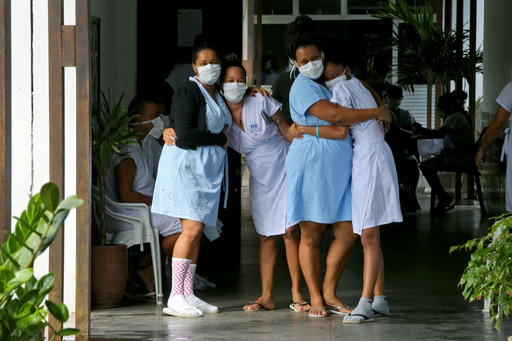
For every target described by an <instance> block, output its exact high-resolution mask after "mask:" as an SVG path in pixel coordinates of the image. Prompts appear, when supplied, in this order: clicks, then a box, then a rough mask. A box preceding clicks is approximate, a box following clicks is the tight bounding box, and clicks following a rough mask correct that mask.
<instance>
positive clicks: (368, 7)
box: [347, 0, 382, 14]
mask: <svg viewBox="0 0 512 341" xmlns="http://www.w3.org/2000/svg"><path fill="white" fill-rule="evenodd" d="M381 1H382V0H348V3H347V7H348V14H373V13H375V11H376V10H378V9H379V8H380V6H379V5H378V3H379V2H381Z"/></svg>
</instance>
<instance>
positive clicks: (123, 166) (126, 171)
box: [114, 157, 153, 206]
mask: <svg viewBox="0 0 512 341" xmlns="http://www.w3.org/2000/svg"><path fill="white" fill-rule="evenodd" d="M114 172H115V175H116V186H117V197H118V198H119V201H120V202H143V203H145V204H146V205H148V206H151V202H152V201H153V198H152V197H150V196H147V195H144V194H141V193H139V192H136V191H134V190H133V181H134V180H135V173H136V172H137V165H136V164H135V161H133V159H132V158H131V157H125V158H124V159H123V160H121V162H119V163H118V164H117V165H116V166H115V167H114Z"/></svg>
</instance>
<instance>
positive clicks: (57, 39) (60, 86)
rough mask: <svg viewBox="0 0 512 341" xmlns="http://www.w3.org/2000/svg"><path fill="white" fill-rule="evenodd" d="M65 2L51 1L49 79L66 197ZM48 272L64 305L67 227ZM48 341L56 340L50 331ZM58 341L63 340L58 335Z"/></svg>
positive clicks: (53, 153)
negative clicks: (63, 11)
mask: <svg viewBox="0 0 512 341" xmlns="http://www.w3.org/2000/svg"><path fill="white" fill-rule="evenodd" d="M62 6H63V4H62V0H49V1H48V51H49V56H48V62H49V68H48V78H49V84H50V86H49V109H50V115H49V119H50V122H49V134H50V136H49V137H50V181H52V182H53V183H55V184H56V185H57V187H58V188H59V190H60V199H62V198H63V197H64V70H63V68H62V23H63V13H62ZM49 263H50V266H49V270H50V272H53V273H54V275H55V280H54V283H53V285H54V288H53V290H52V291H51V292H50V300H52V301H54V302H55V303H61V302H62V301H63V298H64V228H61V229H60V230H59V232H58V233H57V236H56V237H55V240H54V241H53V243H52V245H51V246H50V248H49ZM49 322H50V324H51V325H52V326H54V327H55V328H56V329H57V330H59V329H61V328H62V323H61V322H59V320H57V319H56V318H54V317H53V316H51V315H50V320H49ZM48 333H49V338H50V339H51V338H52V337H54V335H53V332H52V330H51V329H50V330H48ZM55 338H56V339H57V340H60V339H61V338H60V337H58V336H56V337H55Z"/></svg>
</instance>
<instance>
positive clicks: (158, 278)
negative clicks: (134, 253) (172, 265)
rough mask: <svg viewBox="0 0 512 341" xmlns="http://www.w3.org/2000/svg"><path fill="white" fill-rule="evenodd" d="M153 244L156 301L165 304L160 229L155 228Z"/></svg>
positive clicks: (152, 255)
mask: <svg viewBox="0 0 512 341" xmlns="http://www.w3.org/2000/svg"><path fill="white" fill-rule="evenodd" d="M152 230H153V236H152V242H151V243H150V245H151V258H152V262H153V275H154V278H155V291H156V295H155V296H156V303H157V304H163V301H164V295H163V292H162V264H161V259H160V257H161V255H160V241H159V234H158V230H157V229H155V228H153V229H152Z"/></svg>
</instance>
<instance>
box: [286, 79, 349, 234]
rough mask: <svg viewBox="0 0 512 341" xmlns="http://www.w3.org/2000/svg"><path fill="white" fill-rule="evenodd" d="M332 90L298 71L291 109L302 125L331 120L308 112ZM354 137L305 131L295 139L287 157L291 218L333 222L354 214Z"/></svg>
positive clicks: (288, 217) (293, 219) (344, 219)
mask: <svg viewBox="0 0 512 341" xmlns="http://www.w3.org/2000/svg"><path fill="white" fill-rule="evenodd" d="M331 96H332V94H331V92H330V91H329V90H328V89H327V88H325V87H323V86H321V85H319V84H318V83H316V82H314V81H312V80H310V79H307V78H305V77H303V76H302V75H299V76H298V77H297V79H296V80H295V82H294V83H293V85H292V88H291V90H290V113H291V117H292V119H293V120H294V121H295V122H297V123H298V124H300V125H306V126H317V125H318V126H322V125H329V124H330V123H328V122H326V121H324V120H321V119H319V118H317V117H315V116H313V115H311V114H309V113H308V112H307V110H308V109H309V108H310V107H311V106H312V105H313V104H315V103H316V102H318V101H320V100H322V99H327V100H329V99H330V98H331ZM351 171H352V140H351V138H350V137H347V138H346V139H345V140H329V139H322V138H317V137H316V136H311V135H304V138H303V139H301V140H299V139H294V140H293V143H292V145H291V147H290V150H289V151H288V155H287V157H286V178H287V182H288V206H287V220H288V221H314V222H317V223H325V224H330V223H334V222H338V221H349V220H351V218H352V197H351V193H350V192H351V190H350V175H351Z"/></svg>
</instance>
